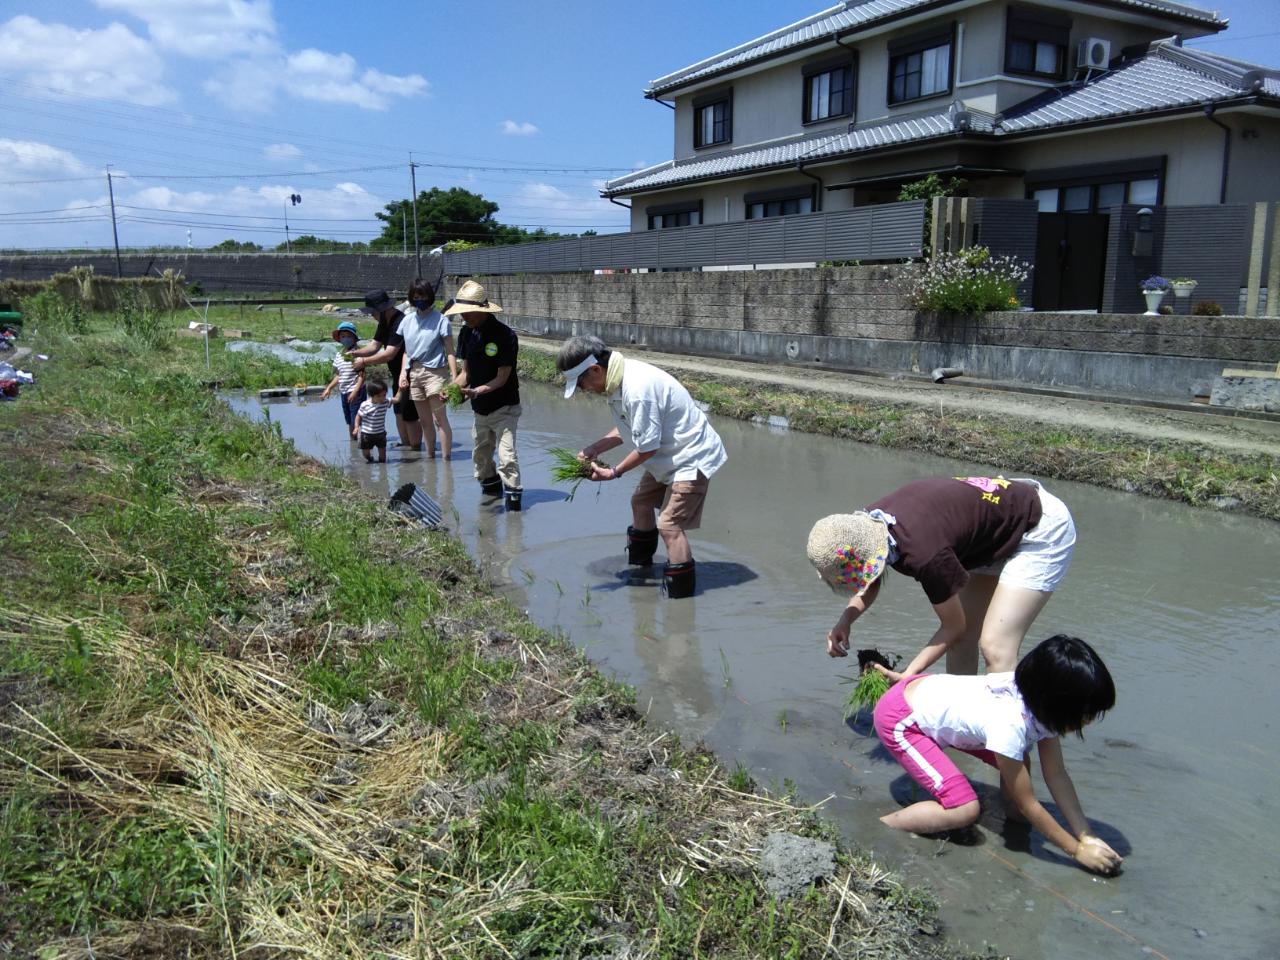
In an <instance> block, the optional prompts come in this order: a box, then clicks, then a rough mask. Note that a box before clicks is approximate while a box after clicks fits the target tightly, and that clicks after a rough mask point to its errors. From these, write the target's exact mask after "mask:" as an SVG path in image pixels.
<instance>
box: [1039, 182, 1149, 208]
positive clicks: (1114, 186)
mask: <svg viewBox="0 0 1280 960" xmlns="http://www.w3.org/2000/svg"><path fill="white" fill-rule="evenodd" d="M1159 193H1160V181H1159V179H1158V178H1147V179H1142V180H1128V181H1123V180H1120V181H1110V182H1107V183H1077V184H1072V185H1071V186H1064V187H1041V188H1038V189H1036V190H1029V191H1028V192H1027V198H1028V199H1029V200H1034V201H1036V204H1037V205H1038V207H1039V210H1040V212H1041V213H1058V212H1062V213H1106V212H1107V211H1108V210H1110V209H1111V208H1112V207H1116V206H1119V205H1120V204H1122V203H1140V204H1142V205H1143V206H1154V205H1155V203H1156V197H1157V196H1159Z"/></svg>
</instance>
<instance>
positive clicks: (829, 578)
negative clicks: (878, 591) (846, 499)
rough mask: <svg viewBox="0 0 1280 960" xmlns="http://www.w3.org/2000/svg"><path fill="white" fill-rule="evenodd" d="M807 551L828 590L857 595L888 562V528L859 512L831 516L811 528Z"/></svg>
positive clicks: (878, 574)
mask: <svg viewBox="0 0 1280 960" xmlns="http://www.w3.org/2000/svg"><path fill="white" fill-rule="evenodd" d="M807 550H808V554H809V562H810V563H812V564H813V565H814V567H815V568H816V569H817V571H818V574H819V575H820V576H821V577H822V579H823V580H824V581H826V583H827V584H828V585H829V586H831V587H833V588H838V589H844V590H850V591H851V592H852V593H854V594H855V595H861V594H862V593H865V592H866V590H867V588H868V587H870V586H871V584H873V583H875V581H876V579H877V578H878V577H879V576H880V574H882V573H883V572H884V568H885V564H886V563H888V561H889V528H888V527H887V526H886V525H885V524H884V523H882V522H881V521H879V520H876V519H874V518H873V517H871V516H870V515H869V514H867V513H865V512H864V511H862V510H859V511H858V512H857V513H833V514H831V515H830V516H828V517H823V518H822V519H821V520H819V521H818V522H817V523H815V524H814V525H813V529H812V530H810V531H809V544H808V547H807Z"/></svg>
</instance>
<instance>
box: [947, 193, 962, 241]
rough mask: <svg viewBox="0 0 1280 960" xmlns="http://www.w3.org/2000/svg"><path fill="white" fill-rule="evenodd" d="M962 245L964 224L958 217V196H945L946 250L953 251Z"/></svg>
mask: <svg viewBox="0 0 1280 960" xmlns="http://www.w3.org/2000/svg"><path fill="white" fill-rule="evenodd" d="M963 245H964V224H963V223H962V222H961V218H960V198H959V197H948V198H947V252H948V253H955V252H956V251H957V250H959V249H960V248H961V247H962V246H963Z"/></svg>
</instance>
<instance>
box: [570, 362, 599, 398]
mask: <svg viewBox="0 0 1280 960" xmlns="http://www.w3.org/2000/svg"><path fill="white" fill-rule="evenodd" d="M599 362H600V361H599V360H597V359H596V358H595V357H594V356H591V357H587V359H585V360H583V361H582V362H581V363H580V364H578V365H577V366H576V367H574V368H573V369H572V370H566V371H565V372H564V398H565V399H566V400H568V399H569V398H570V397H572V396H573V391H575V390H577V389H578V378H579V377H581V376H582V375H583V374H584V373H586V372H587V371H588V370H590V369H591V368H592V367H594V366H595V365H596V364H597V363H599Z"/></svg>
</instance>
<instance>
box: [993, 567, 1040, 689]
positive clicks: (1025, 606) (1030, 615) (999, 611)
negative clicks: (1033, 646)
mask: <svg viewBox="0 0 1280 960" xmlns="http://www.w3.org/2000/svg"><path fill="white" fill-rule="evenodd" d="M1052 596H1053V593H1052V592H1046V591H1043V590H1028V589H1027V588H1026V587H1010V586H1006V585H1005V584H999V585H997V586H996V590H995V593H994V594H993V595H992V597H991V603H990V604H989V605H988V606H987V615H986V617H985V618H984V619H983V622H982V634H981V638H980V639H979V641H978V646H979V647H980V648H981V650H982V656H983V659H985V660H986V661H987V671H988V672H989V673H1002V672H1005V671H1008V670H1012V669H1013V668H1014V667H1016V666H1017V665H1018V649H1019V648H1020V647H1021V646H1022V641H1023V640H1024V639H1026V636H1027V631H1029V630H1030V629H1031V624H1033V623H1034V622H1035V619H1036V617H1037V616H1039V614H1040V611H1041V610H1043V609H1044V605H1045V604H1046V603H1048V602H1049V598H1050V597H1052Z"/></svg>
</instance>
